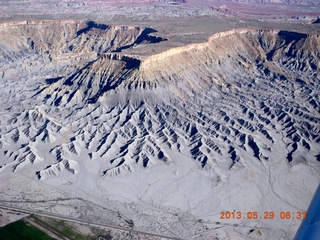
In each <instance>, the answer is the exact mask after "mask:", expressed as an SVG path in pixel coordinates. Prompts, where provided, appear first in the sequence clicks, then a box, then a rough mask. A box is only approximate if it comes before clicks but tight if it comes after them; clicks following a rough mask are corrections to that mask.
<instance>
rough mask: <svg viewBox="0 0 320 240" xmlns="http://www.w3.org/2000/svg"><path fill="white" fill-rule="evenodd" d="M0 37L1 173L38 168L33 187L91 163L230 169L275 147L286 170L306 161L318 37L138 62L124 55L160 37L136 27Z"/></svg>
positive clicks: (221, 37) (233, 41)
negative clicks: (187, 163)
mask: <svg viewBox="0 0 320 240" xmlns="http://www.w3.org/2000/svg"><path fill="white" fill-rule="evenodd" d="M0 31H1V34H0V38H1V41H0V42H1V46H2V47H1V49H0V51H1V55H0V57H1V59H2V62H3V63H4V65H3V66H1V67H0V73H2V74H1V81H2V82H3V84H4V87H5V88H4V89H10V90H9V91H7V90H4V89H3V90H2V96H4V99H6V100H5V101H2V110H1V113H2V118H1V120H0V121H1V122H0V123H1V125H2V126H3V127H2V129H1V132H0V133H1V138H0V140H1V145H0V146H1V151H2V152H1V153H2V154H3V156H4V158H5V159H6V160H5V161H4V162H2V163H1V171H10V169H11V170H13V171H18V170H19V169H21V168H22V167H24V166H27V165H28V164H38V163H41V164H44V163H48V164H49V165H48V166H47V167H45V168H43V169H40V170H39V171H37V172H36V174H37V176H38V177H39V178H40V179H45V178H48V177H54V176H58V175H61V174H62V175H64V174H78V173H80V172H81V171H84V170H83V169H82V167H81V166H83V164H82V163H81V162H82V161H84V162H86V161H92V160H94V161H99V164H98V165H99V167H98V168H97V172H96V174H99V175H100V176H114V175H119V174H123V173H130V172H133V171H135V169H137V168H149V167H151V166H155V165H158V164H167V165H170V164H173V163H174V162H175V161H177V160H176V159H174V158H173V157H172V152H180V153H181V152H183V153H184V154H186V153H187V155H188V156H189V157H190V158H192V159H194V160H195V161H196V162H199V166H200V167H201V168H204V169H211V168H213V167H214V166H220V167H221V168H224V169H225V168H227V169H231V170H234V171H236V170H239V169H243V168H245V167H246V161H249V160H246V159H250V161H258V162H261V163H262V164H263V162H264V161H272V159H273V158H274V157H275V154H277V151H278V150H277V149H278V148H279V146H280V148H281V149H282V151H283V152H284V153H285V154H284V156H285V157H284V158H285V159H284V160H283V161H287V162H288V164H295V162H297V161H301V159H302V158H303V159H305V158H304V155H306V154H307V156H308V158H307V159H305V160H304V161H305V162H306V163H307V162H310V161H317V157H316V156H318V154H319V152H318V150H317V147H316V146H317V144H318V142H319V141H320V139H319V127H318V126H319V122H320V116H319V114H318V113H319V110H320V103H319V99H318V97H317V96H318V94H319V91H318V89H317V87H316V86H317V82H318V81H319V79H318V73H319V67H320V65H319V64H320V63H319V55H318V53H319V52H320V38H319V35H306V34H300V33H293V32H287V31H281V30H273V31H263V30H254V29H238V30H233V31H229V32H225V33H218V34H215V35H213V36H212V37H210V38H209V40H208V42H206V43H199V44H192V45H188V46H185V47H179V48H174V49H169V50H167V51H164V52H162V53H159V54H155V55H153V56H149V57H145V56H139V55H130V54H128V51H126V50H127V49H131V48H134V47H137V46H140V44H153V43H156V42H158V41H159V40H161V38H159V37H158V38H154V37H152V36H150V35H149V34H150V32H152V31H150V29H149V30H148V29H147V30H146V29H143V28H139V27H128V26H106V25H100V24H97V23H93V22H89V23H85V22H78V21H70V22H57V21H53V22H40V23H39V24H38V23H37V22H31V23H30V22H28V23H27V22H20V23H14V24H12V25H6V26H2V28H1V29H0ZM12 39H15V41H12ZM21 81H22V82H23V83H24V84H21ZM80 156H81V158H80ZM222 159H223V160H222Z"/></svg>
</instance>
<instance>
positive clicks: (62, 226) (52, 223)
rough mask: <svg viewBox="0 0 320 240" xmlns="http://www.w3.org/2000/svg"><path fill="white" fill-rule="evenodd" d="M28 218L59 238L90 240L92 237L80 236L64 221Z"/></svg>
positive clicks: (38, 217) (36, 217) (35, 217)
mask: <svg viewBox="0 0 320 240" xmlns="http://www.w3.org/2000/svg"><path fill="white" fill-rule="evenodd" d="M30 218H32V219H33V220H34V221H35V222H36V223H38V224H39V225H40V226H42V227H45V228H46V229H48V230H49V231H51V232H53V233H54V234H56V235H58V236H60V237H65V238H67V239H70V240H88V239H92V236H90V235H83V234H81V233H80V232H79V231H77V230H76V229H75V228H74V227H73V226H71V225H69V224H68V223H67V222H66V221H63V220H58V219H53V218H47V217H40V216H35V215H33V216H30Z"/></svg>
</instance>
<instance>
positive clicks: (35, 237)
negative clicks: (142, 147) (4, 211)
mask: <svg viewBox="0 0 320 240" xmlns="http://www.w3.org/2000/svg"><path fill="white" fill-rule="evenodd" d="M0 239H2V240H16V239H23V240H54V238H52V237H50V236H49V235H47V234H46V233H45V232H43V231H41V230H40V229H38V228H36V227H34V226H32V225H31V224H29V223H27V222H25V221H24V220H19V221H17V222H13V223H10V224H8V225H6V226H4V227H1V228H0Z"/></svg>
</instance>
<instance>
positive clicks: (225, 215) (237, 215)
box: [220, 211, 307, 220]
mask: <svg viewBox="0 0 320 240" xmlns="http://www.w3.org/2000/svg"><path fill="white" fill-rule="evenodd" d="M306 215H307V214H306V212H280V213H279V214H277V215H276V214H275V213H274V212H273V211H265V212H263V213H262V214H259V213H258V212H244V213H243V212H239V211H232V212H229V211H222V212H220V219H266V220H271V219H275V218H276V219H298V220H300V219H303V218H306V217H307V216H306Z"/></svg>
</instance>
